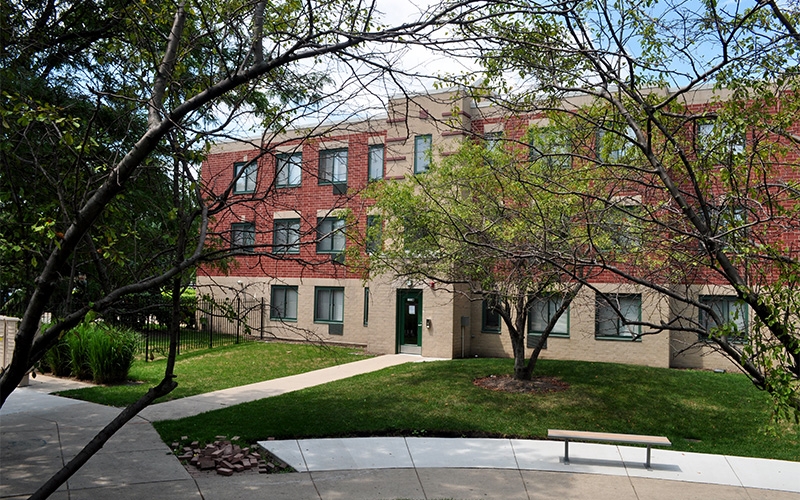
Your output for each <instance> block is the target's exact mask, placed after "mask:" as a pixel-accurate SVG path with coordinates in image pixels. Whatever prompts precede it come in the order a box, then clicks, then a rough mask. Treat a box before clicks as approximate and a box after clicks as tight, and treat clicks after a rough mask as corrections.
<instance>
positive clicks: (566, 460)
mask: <svg viewBox="0 0 800 500" xmlns="http://www.w3.org/2000/svg"><path fill="white" fill-rule="evenodd" d="M564 463H565V464H569V439H567V440H565V441H564Z"/></svg>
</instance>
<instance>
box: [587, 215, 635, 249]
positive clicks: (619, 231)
mask: <svg viewBox="0 0 800 500" xmlns="http://www.w3.org/2000/svg"><path fill="white" fill-rule="evenodd" d="M642 208H643V207H642V206H641V205H638V204H635V205H626V204H618V205H612V206H610V207H609V208H608V209H607V210H606V211H604V212H603V214H602V219H601V221H600V223H599V224H598V229H599V230H600V232H599V233H596V234H595V244H596V246H597V248H598V249H599V250H601V251H610V250H628V251H631V250H635V249H637V248H639V247H641V246H642V242H643V239H644V238H643V236H644V231H643V227H642V226H643V222H642V220H641V217H642V214H641V212H642Z"/></svg>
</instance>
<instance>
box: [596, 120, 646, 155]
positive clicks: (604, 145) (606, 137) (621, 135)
mask: <svg viewBox="0 0 800 500" xmlns="http://www.w3.org/2000/svg"><path fill="white" fill-rule="evenodd" d="M635 138H636V135H635V134H634V133H633V129H632V128H630V127H626V128H625V130H624V131H618V130H613V129H608V128H599V129H597V133H596V134H595V149H596V152H597V158H598V159H599V160H600V161H602V162H605V163H620V162H622V161H623V160H624V159H625V158H626V157H628V156H629V155H630V154H631V153H632V152H633V151H634V146H633V144H634V143H633V141H634V140H635Z"/></svg>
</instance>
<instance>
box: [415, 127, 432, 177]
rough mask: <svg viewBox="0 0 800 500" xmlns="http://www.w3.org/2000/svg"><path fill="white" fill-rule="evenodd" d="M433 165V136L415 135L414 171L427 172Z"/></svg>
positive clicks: (416, 172) (417, 172)
mask: <svg viewBox="0 0 800 500" xmlns="http://www.w3.org/2000/svg"><path fill="white" fill-rule="evenodd" d="M430 165H431V136H430V135H418V136H416V137H414V173H415V174H419V173H422V172H427V171H428V167H430Z"/></svg>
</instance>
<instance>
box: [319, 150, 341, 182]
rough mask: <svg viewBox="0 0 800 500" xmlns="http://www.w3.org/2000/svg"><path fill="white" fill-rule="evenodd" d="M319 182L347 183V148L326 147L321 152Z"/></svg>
mask: <svg viewBox="0 0 800 500" xmlns="http://www.w3.org/2000/svg"><path fill="white" fill-rule="evenodd" d="M319 183H320V184H346V183H347V149H326V150H323V151H320V152H319Z"/></svg>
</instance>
